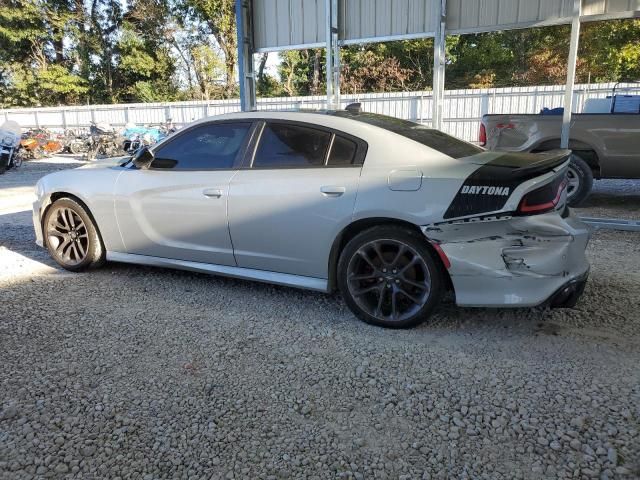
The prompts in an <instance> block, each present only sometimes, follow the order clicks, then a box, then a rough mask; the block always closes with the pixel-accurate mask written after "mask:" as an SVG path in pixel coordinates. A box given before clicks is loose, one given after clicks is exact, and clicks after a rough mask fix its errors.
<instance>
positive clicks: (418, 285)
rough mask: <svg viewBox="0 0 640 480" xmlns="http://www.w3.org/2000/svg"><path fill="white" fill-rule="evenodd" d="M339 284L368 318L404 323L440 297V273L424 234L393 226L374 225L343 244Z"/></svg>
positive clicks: (419, 318)
mask: <svg viewBox="0 0 640 480" xmlns="http://www.w3.org/2000/svg"><path fill="white" fill-rule="evenodd" d="M338 275H339V279H338V280H339V284H340V290H341V292H342V294H343V296H344V297H345V300H346V302H347V304H348V305H349V307H350V308H351V309H352V310H353V311H354V313H355V314H356V315H357V316H358V317H359V318H361V319H362V320H364V321H365V322H367V323H371V324H374V325H379V326H384V327H392V328H406V327H412V326H415V325H417V324H419V323H421V322H422V321H424V320H425V319H426V318H427V317H428V315H429V314H430V313H431V311H432V310H433V308H434V307H435V305H436V304H437V303H438V301H439V299H440V297H441V291H442V283H443V282H442V273H441V271H440V268H439V265H438V264H437V263H436V262H435V261H434V258H433V255H432V252H431V250H430V248H429V246H428V245H427V243H426V239H424V238H420V237H419V236H418V234H417V233H415V232H413V231H410V230H405V229H402V228H398V227H384V226H383V227H374V228H373V229H371V230H367V231H365V232H363V233H361V234H359V235H357V236H356V237H355V238H354V239H353V240H352V241H351V242H349V243H348V244H347V246H346V247H345V250H344V251H343V255H342V256H341V258H340V262H339V266H338Z"/></svg>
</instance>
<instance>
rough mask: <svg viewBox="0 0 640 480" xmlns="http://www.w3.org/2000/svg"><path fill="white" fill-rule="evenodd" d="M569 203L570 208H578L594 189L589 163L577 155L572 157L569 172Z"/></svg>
mask: <svg viewBox="0 0 640 480" xmlns="http://www.w3.org/2000/svg"><path fill="white" fill-rule="evenodd" d="M567 180H568V181H569V185H568V187H567V203H568V204H569V206H570V207H577V206H579V205H580V204H581V203H582V202H584V201H585V199H586V198H587V197H588V196H589V194H590V193H591V189H592V188H593V172H592V170H591V167H590V166H589V164H587V162H585V161H584V160H583V159H582V158H580V157H579V156H577V155H575V154H574V155H572V156H571V163H570V164H569V171H568V172H567Z"/></svg>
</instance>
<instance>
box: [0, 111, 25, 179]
mask: <svg viewBox="0 0 640 480" xmlns="http://www.w3.org/2000/svg"><path fill="white" fill-rule="evenodd" d="M21 134H22V130H21V128H20V125H18V123H17V122H14V121H12V120H7V121H6V122H4V123H3V124H2V125H0V173H4V172H5V171H6V170H8V169H10V168H12V167H19V166H20V165H22V158H21V157H20V155H18V154H17V153H18V148H19V147H20V139H21Z"/></svg>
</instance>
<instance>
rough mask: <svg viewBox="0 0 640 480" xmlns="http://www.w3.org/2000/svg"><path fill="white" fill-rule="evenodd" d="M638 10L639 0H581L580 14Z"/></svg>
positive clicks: (639, 6)
mask: <svg viewBox="0 0 640 480" xmlns="http://www.w3.org/2000/svg"><path fill="white" fill-rule="evenodd" d="M623 12H640V0H582V14H583V15H585V16H588V15H603V14H604V15H606V14H618V13H623Z"/></svg>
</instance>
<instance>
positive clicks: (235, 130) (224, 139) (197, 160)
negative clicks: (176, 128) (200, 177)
mask: <svg viewBox="0 0 640 480" xmlns="http://www.w3.org/2000/svg"><path fill="white" fill-rule="evenodd" d="M250 128H251V123H219V124H208V125H201V126H199V127H194V128H192V129H191V130H189V131H188V132H185V133H184V134H182V135H179V136H177V137H176V138H175V139H174V140H172V141H171V142H169V143H167V145H163V146H162V147H160V148H159V149H158V150H156V151H155V152H154V153H155V160H154V161H153V164H152V165H151V167H152V168H174V169H176V170H209V169H218V168H219V169H229V168H233V166H234V162H235V159H236V156H237V155H238V152H239V151H240V148H241V147H242V145H243V143H244V140H245V138H246V137H247V134H248V133H249V129H250Z"/></svg>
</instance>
